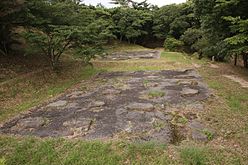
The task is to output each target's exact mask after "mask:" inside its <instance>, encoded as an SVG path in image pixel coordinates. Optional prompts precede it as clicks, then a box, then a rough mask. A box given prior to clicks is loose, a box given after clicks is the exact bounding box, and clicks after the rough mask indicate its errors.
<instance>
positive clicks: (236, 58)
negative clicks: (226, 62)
mask: <svg viewBox="0 0 248 165" xmlns="http://www.w3.org/2000/svg"><path fill="white" fill-rule="evenodd" d="M237 61H238V55H237V54H235V55H234V65H235V66H237Z"/></svg>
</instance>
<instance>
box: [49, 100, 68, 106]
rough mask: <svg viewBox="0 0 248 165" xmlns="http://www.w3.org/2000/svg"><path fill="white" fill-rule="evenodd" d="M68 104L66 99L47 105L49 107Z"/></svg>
mask: <svg viewBox="0 0 248 165" xmlns="http://www.w3.org/2000/svg"><path fill="white" fill-rule="evenodd" d="M66 104H67V101H65V100H58V101H56V102H53V103H50V104H48V105H47V106H48V107H61V106H65V105H66Z"/></svg>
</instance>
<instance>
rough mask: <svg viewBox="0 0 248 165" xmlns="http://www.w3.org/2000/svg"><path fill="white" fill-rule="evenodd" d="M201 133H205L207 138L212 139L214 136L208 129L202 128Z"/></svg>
mask: <svg viewBox="0 0 248 165" xmlns="http://www.w3.org/2000/svg"><path fill="white" fill-rule="evenodd" d="M202 132H203V133H204V135H206V136H207V138H208V140H212V139H213V137H214V134H213V132H211V131H209V130H208V129H206V128H205V129H203V131H202Z"/></svg>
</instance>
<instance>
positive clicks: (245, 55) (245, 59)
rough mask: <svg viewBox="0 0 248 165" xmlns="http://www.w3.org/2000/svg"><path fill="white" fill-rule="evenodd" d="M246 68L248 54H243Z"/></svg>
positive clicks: (247, 66)
mask: <svg viewBox="0 0 248 165" xmlns="http://www.w3.org/2000/svg"><path fill="white" fill-rule="evenodd" d="M243 61H244V67H245V68H248V53H244V54H243Z"/></svg>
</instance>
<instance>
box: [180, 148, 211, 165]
mask: <svg viewBox="0 0 248 165" xmlns="http://www.w3.org/2000/svg"><path fill="white" fill-rule="evenodd" d="M206 152H208V151H207V150H206V149H204V148H197V147H186V148H183V149H182V150H181V153H180V157H181V158H182V160H183V164H184V165H205V164H206V162H207V161H208V160H207V156H206Z"/></svg>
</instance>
